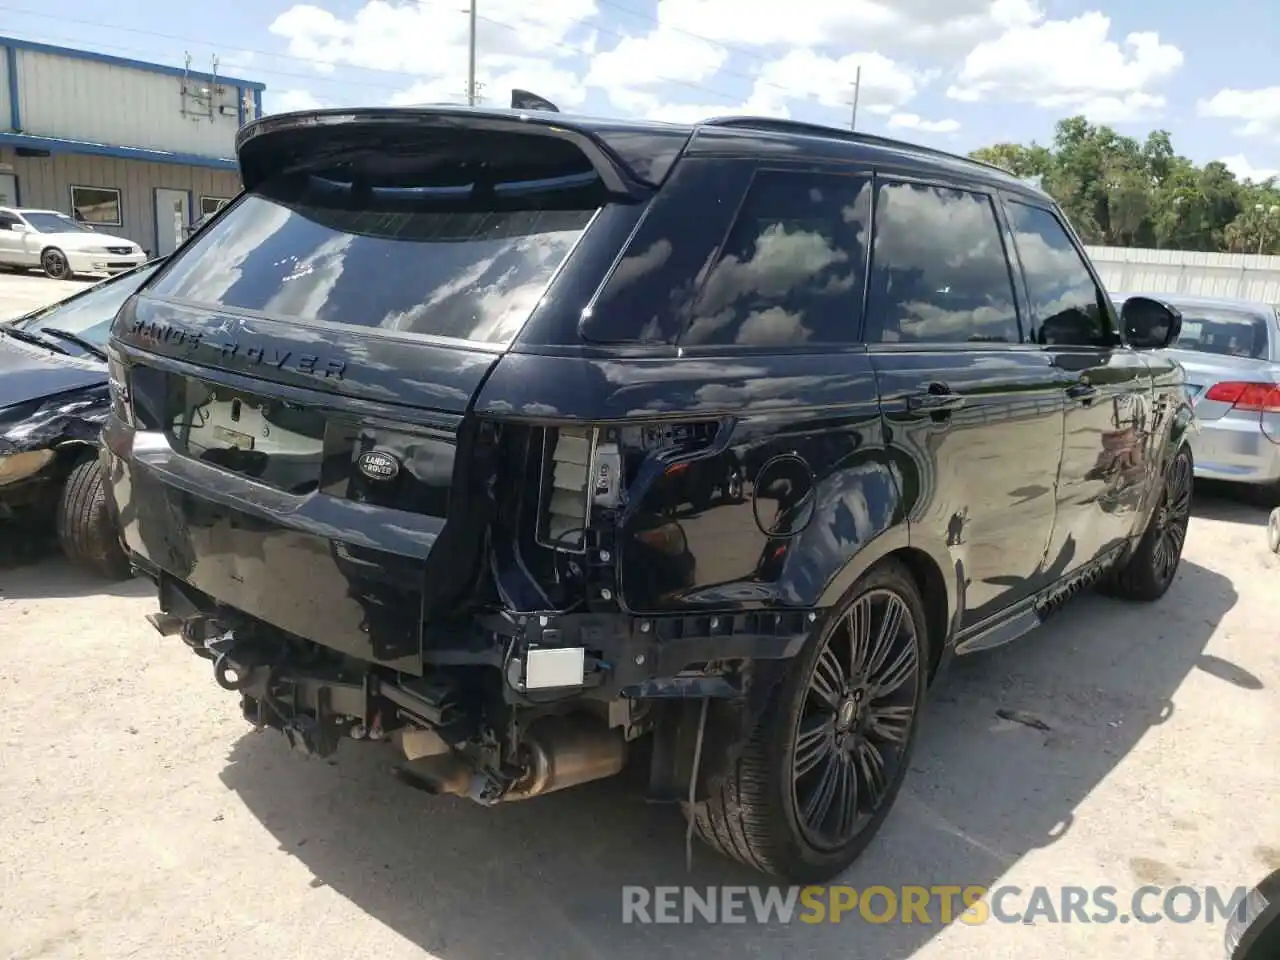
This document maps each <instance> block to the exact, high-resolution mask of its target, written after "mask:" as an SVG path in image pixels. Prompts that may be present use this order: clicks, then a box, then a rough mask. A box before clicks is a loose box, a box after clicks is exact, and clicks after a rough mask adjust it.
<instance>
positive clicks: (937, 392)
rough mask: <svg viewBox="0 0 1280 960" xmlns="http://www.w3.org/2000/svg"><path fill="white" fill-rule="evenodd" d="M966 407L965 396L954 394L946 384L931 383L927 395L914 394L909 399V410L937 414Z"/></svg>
mask: <svg viewBox="0 0 1280 960" xmlns="http://www.w3.org/2000/svg"><path fill="white" fill-rule="evenodd" d="M963 406H964V395H963V394H959V393H952V392H951V388H950V387H948V386H947V385H946V384H945V383H931V384H929V389H928V390H927V391H926V392H925V393H913V394H911V395H910V396H908V397H907V409H908V410H924V411H928V412H929V413H937V412H939V411H945V410H955V409H957V408H959V407H963Z"/></svg>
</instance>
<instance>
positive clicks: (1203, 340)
mask: <svg viewBox="0 0 1280 960" xmlns="http://www.w3.org/2000/svg"><path fill="white" fill-rule="evenodd" d="M1180 309H1181V311H1182V332H1181V333H1180V334H1178V339H1177V341H1176V342H1175V343H1174V344H1173V346H1174V349H1176V350H1194V351H1196V352H1197V353H1212V354H1217V355H1218V356H1222V357H1248V358H1250V359H1253V360H1260V359H1263V358H1265V357H1266V356H1267V355H1268V352H1269V349H1270V341H1269V335H1268V331H1267V327H1268V326H1269V324H1268V322H1267V319H1266V318H1265V317H1262V316H1259V315H1258V314H1255V313H1250V312H1248V311H1246V310H1232V309H1230V308H1222V307H1214V308H1212V309H1205V308H1203V307H1182V308H1180Z"/></svg>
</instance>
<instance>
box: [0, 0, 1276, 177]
mask: <svg viewBox="0 0 1280 960" xmlns="http://www.w3.org/2000/svg"><path fill="white" fill-rule="evenodd" d="M468 3H469V0H418V2H414V3H402V2H387V0H315V2H312V3H293V2H290V0H254V2H252V3H249V2H247V0H225V2H223V3H222V4H218V5H214V6H209V5H203V6H198V5H197V6H192V5H183V4H176V3H173V2H171V0H170V2H161V0H131V2H130V3H128V4H118V5H114V6H111V7H110V8H107V7H103V6H102V5H100V4H96V3H90V2H89V0H61V2H60V3H59V4H57V6H56V7H51V6H49V5H45V4H37V3H34V2H32V0H0V14H3V21H4V24H5V26H4V30H5V32H6V33H8V34H10V35H13V36H17V37H22V38H25V39H31V40H40V41H44V42H47V43H53V44H59V45H64V46H75V47H81V48H85V49H90V50H99V51H101V52H104V53H112V54H116V55H119V56H126V57H134V58H137V59H145V60H154V61H157V62H162V63H170V64H175V65H181V63H182V61H183V57H184V54H185V53H187V52H190V53H191V55H192V57H193V66H195V67H197V68H200V69H206V70H207V69H208V68H209V65H210V62H211V58H212V57H213V56H214V55H215V54H216V55H217V56H218V58H219V60H220V64H221V66H220V68H219V72H221V73H225V74H231V75H234V76H238V77H242V78H246V79H251V80H259V81H262V82H263V83H265V84H266V85H267V94H266V96H265V106H266V108H267V110H268V111H275V110H281V109H290V108H296V107H306V106H311V105H315V104H321V105H333V106H345V105H354V104H361V103H363V104H385V103H415V102H438V101H443V100H458V99H460V98H461V97H462V95H463V93H464V90H465V83H466V74H467V42H466V41H467V21H468V16H467V13H466V8H467V6H468ZM478 3H479V6H478V8H477V13H478V26H479V29H478V52H479V69H478V73H479V76H480V79H481V80H482V81H483V82H484V87H483V90H482V93H483V95H484V96H485V98H486V100H487V101H488V102H491V103H497V104H504V101H505V99H506V97H507V96H508V94H509V90H510V88H511V87H512V86H521V87H527V88H529V89H532V90H534V91H536V92H539V93H541V94H543V95H545V96H547V97H549V98H550V99H552V100H554V101H556V102H557V103H559V104H560V105H561V107H562V108H564V109H572V110H574V111H575V112H587V113H596V114H607V115H622V116H653V117H658V118H666V119H694V118H696V117H699V116H705V115H714V114H717V113H720V114H725V113H739V112H752V113H769V114H776V115H782V116H791V117H794V118H796V119H804V120H813V121H819V122H824V123H834V124H840V125H847V124H848V122H849V116H850V112H851V109H850V102H851V99H852V91H853V80H854V76H855V74H856V70H857V67H858V66H859V65H861V67H862V87H861V93H860V96H859V110H858V126H859V128H860V129H865V130H867V131H870V132H876V133H889V134H892V135H896V136H901V137H903V138H905V139H916V140H920V141H923V142H928V143H932V144H935V145H938V146H942V147H946V148H948V149H954V150H957V151H965V150H969V149H972V148H973V147H976V146H980V145H983V144H987V143H992V142H996V141H1000V140H1013V141H1020V142H1027V141H1030V140H1032V139H1038V140H1040V141H1042V142H1044V141H1046V140H1048V139H1049V137H1050V136H1051V134H1052V129H1053V124H1054V122H1055V121H1056V120H1058V119H1059V118H1061V117H1063V116H1068V115H1071V114H1073V113H1084V114H1085V115H1086V116H1089V117H1090V118H1091V119H1094V120H1096V121H1099V122H1107V123H1110V124H1111V125H1113V126H1115V127H1116V128H1117V129H1119V130H1121V131H1122V132H1124V133H1129V134H1133V135H1137V136H1143V135H1145V134H1146V132H1147V131H1149V130H1151V129H1155V128H1164V129H1167V130H1170V131H1171V132H1172V133H1173V135H1174V143H1175V146H1176V147H1177V148H1178V149H1179V151H1180V152H1182V153H1184V154H1186V155H1188V156H1190V157H1192V158H1193V159H1195V160H1196V161H1198V162H1204V161H1207V160H1214V159H1228V158H1229V159H1230V163H1231V164H1232V166H1233V167H1234V168H1235V169H1236V170H1237V172H1239V173H1241V174H1242V175H1247V174H1249V173H1254V174H1255V175H1266V174H1267V173H1269V172H1273V171H1276V170H1280V86H1276V85H1275V84H1276V81H1275V79H1274V77H1275V73H1274V67H1273V66H1272V64H1274V51H1276V50H1280V17H1276V16H1274V15H1271V16H1268V15H1266V14H1265V13H1264V12H1263V11H1264V9H1265V7H1264V6H1263V5H1260V4H1246V3H1244V2H1243V0H1217V2H1215V3H1213V4H1210V5H1206V4H1203V3H1192V2H1190V0H1167V2H1165V3H1164V4H1159V5H1157V4H1138V3H1137V2H1136V0H1123V2H1117V0H1107V2H1102V0H1096V2H1095V0H785V2H778V0H549V2H548V3H547V4H546V6H545V7H542V8H539V7H538V5H532V8H531V5H529V4H528V3H527V2H521V0H478ZM1268 87H1271V88H1272V89H1271V90H1270V91H1268V89H1267V88H1268Z"/></svg>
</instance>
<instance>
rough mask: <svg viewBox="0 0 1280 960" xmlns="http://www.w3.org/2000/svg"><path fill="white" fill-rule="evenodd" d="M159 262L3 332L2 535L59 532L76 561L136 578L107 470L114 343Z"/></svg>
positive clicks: (29, 537) (30, 537) (35, 536)
mask: <svg viewBox="0 0 1280 960" xmlns="http://www.w3.org/2000/svg"><path fill="white" fill-rule="evenodd" d="M154 270H155V263H151V264H146V265H143V266H142V267H139V268H138V269H136V270H132V271H130V272H128V273H124V274H121V275H120V276H118V277H113V278H111V279H110V280H106V281H103V282H102V283H98V284H95V285H93V286H91V287H89V288H88V289H86V290H83V291H81V292H80V293H77V294H75V295H73V296H71V297H68V298H67V299H65V300H61V301H59V302H57V303H54V304H52V305H50V306H47V307H42V308H41V309H39V310H35V311H33V312H31V313H29V314H27V315H26V316H23V317H19V318H18V319H16V320H11V321H8V322H6V323H0V536H5V537H7V538H12V539H13V540H14V541H18V540H21V541H24V542H26V543H28V544H29V543H30V542H33V541H35V540H39V539H43V537H44V535H45V533H46V531H48V532H51V533H56V536H57V539H58V542H59V544H60V545H61V547H62V551H63V553H64V554H65V555H66V556H67V557H68V559H70V560H71V561H72V562H74V563H77V564H79V565H81V566H84V567H86V568H88V569H90V570H92V571H94V572H95V573H97V574H100V575H101V576H104V577H107V578H110V579H122V578H125V577H128V576H129V575H130V565H129V560H128V557H127V556H126V555H125V552H124V549H123V547H122V546H121V543H120V538H119V534H118V531H117V529H116V525H115V522H114V521H113V519H112V517H111V515H110V508H109V506H108V504H107V501H106V499H105V497H104V496H103V490H102V478H101V474H100V472H99V469H98V440H99V437H100V435H101V433H102V423H103V421H104V420H105V419H106V416H107V409H108V407H109V405H110V399H109V397H108V391H107V354H106V350H105V347H106V343H107V337H108V335H109V334H110V332H111V321H112V319H113V318H114V317H115V314H116V311H117V310H118V309H119V308H120V305H121V304H123V303H124V302H125V300H127V299H128V298H129V296H130V294H132V293H133V292H134V291H135V290H137V289H138V287H139V286H141V284H142V282H143V281H144V280H146V279H147V277H149V276H150V275H151V273H152V272H153V271H154Z"/></svg>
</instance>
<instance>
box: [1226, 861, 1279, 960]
mask: <svg viewBox="0 0 1280 960" xmlns="http://www.w3.org/2000/svg"><path fill="white" fill-rule="evenodd" d="M1225 941H1226V942H1225V946H1226V953H1227V958H1228V960H1266V958H1271V957H1277V956H1280V870H1277V871H1275V872H1274V873H1272V874H1271V875H1270V876H1268V877H1266V878H1265V879H1263V881H1262V882H1261V883H1259V884H1258V885H1257V886H1256V887H1254V888H1253V889H1252V890H1250V891H1249V894H1248V896H1247V897H1246V898H1245V901H1244V903H1243V904H1242V905H1241V907H1240V909H1237V910H1234V911H1232V914H1231V918H1230V920H1228V921H1227V932H1226V937H1225Z"/></svg>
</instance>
